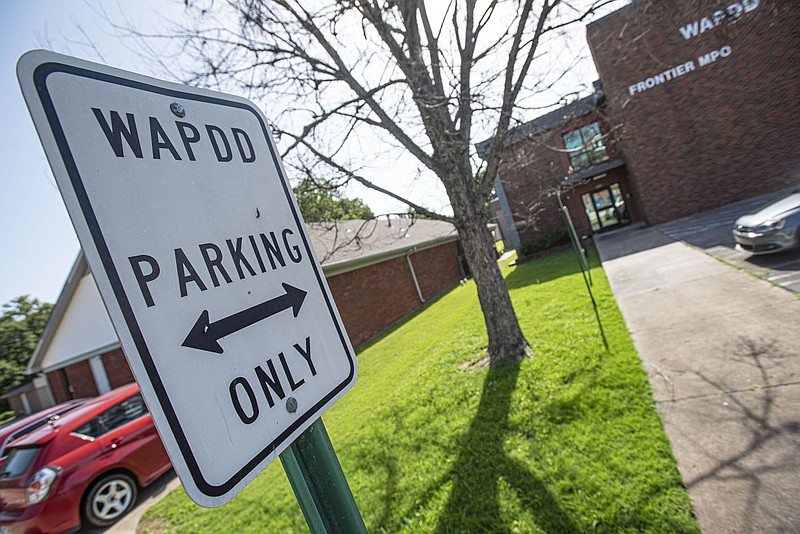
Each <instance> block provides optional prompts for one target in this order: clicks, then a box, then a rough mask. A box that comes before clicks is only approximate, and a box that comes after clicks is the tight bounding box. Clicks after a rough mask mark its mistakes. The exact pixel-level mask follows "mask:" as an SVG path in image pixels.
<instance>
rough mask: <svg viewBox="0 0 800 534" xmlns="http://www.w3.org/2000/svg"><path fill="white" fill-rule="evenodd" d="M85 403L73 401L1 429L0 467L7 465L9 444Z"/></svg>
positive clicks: (79, 400)
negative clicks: (7, 447)
mask: <svg viewBox="0 0 800 534" xmlns="http://www.w3.org/2000/svg"><path fill="white" fill-rule="evenodd" d="M85 402H86V399H75V400H71V401H68V402H65V403H63V404H59V405H57V406H53V407H51V408H47V409H46V410H42V411H41V412H37V413H35V414H31V415H29V416H27V417H23V418H22V419H17V420H15V421H11V422H10V423H7V424H5V425H3V426H2V427H0V467H2V466H3V464H4V463H6V457H7V456H8V452H6V446H7V445H8V444H9V443H11V442H12V441H14V440H15V439H18V438H21V437H22V436H24V435H25V434H30V433H31V432H33V431H34V430H36V429H37V428H39V427H41V426H44V425H45V424H46V423H47V421H49V420H50V419H57V418H59V417H61V416H62V415H64V414H65V413H67V412H68V411H70V410H72V409H73V408H77V407H78V406H80V405H81V404H83V403H85Z"/></svg>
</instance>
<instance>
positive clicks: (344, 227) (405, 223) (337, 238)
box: [307, 218, 458, 276]
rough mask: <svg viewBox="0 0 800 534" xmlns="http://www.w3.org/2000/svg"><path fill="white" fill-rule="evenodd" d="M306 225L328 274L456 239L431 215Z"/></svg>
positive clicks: (447, 226) (448, 226)
mask: <svg viewBox="0 0 800 534" xmlns="http://www.w3.org/2000/svg"><path fill="white" fill-rule="evenodd" d="M307 227H308V233H309V235H310V236H311V243H312V245H313V246H314V250H315V251H316V253H317V258H319V261H320V263H321V264H322V269H323V271H324V272H325V274H326V275H328V276H331V275H334V274H339V273H342V272H346V271H350V270H353V269H357V268H360V267H364V266H366V265H371V264H374V263H379V262H382V261H386V260H388V259H391V258H393V257H398V256H403V255H405V254H408V253H409V252H413V251H415V250H420V249H425V248H431V247H434V246H437V245H440V244H442V243H447V242H450V241H457V240H458V234H457V232H456V229H455V227H454V226H453V225H452V224H450V223H448V222H444V221H435V220H430V219H411V218H408V219H405V218H397V219H390V220H387V219H372V220H368V221H367V220H352V221H338V222H321V223H309V224H308V225H307Z"/></svg>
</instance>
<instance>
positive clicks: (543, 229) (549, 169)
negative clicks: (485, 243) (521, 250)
mask: <svg viewBox="0 0 800 534" xmlns="http://www.w3.org/2000/svg"><path fill="white" fill-rule="evenodd" d="M557 142H558V139H557V135H556V134H555V133H554V132H547V133H546V134H543V135H541V136H537V137H536V138H534V139H533V140H530V141H522V142H519V143H515V144H514V145H512V146H510V147H508V148H507V149H505V150H504V151H503V155H502V158H503V161H502V163H501V166H500V181H501V182H502V183H503V189H504V190H505V192H506V197H507V198H508V204H509V207H510V208H511V214H512V216H513V218H514V224H515V225H516V227H517V232H518V234H519V239H520V241H521V242H522V244H523V245H525V244H533V243H536V242H537V241H538V240H539V239H541V238H542V237H544V236H546V235H548V234H552V233H554V232H557V231H559V230H561V229H563V223H562V222H561V218H560V215H559V214H558V202H557V201H556V199H555V197H553V196H552V192H553V191H555V189H556V188H557V187H558V186H559V184H560V183H561V182H562V181H563V178H564V176H565V175H566V173H567V171H566V167H565V166H564V159H563V157H562V156H561V154H559V153H558V152H556V151H554V150H551V149H550V148H548V146H555V143H557Z"/></svg>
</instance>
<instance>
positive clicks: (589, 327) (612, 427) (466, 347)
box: [142, 250, 698, 533]
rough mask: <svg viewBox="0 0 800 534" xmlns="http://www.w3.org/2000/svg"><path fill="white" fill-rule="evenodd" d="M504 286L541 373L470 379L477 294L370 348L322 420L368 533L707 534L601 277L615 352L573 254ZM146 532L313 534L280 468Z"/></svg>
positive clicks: (154, 515) (476, 349)
mask: <svg viewBox="0 0 800 534" xmlns="http://www.w3.org/2000/svg"><path fill="white" fill-rule="evenodd" d="M594 261H595V264H597V260H596V258H595V260H594ZM504 273H505V275H506V277H507V281H508V285H509V287H510V289H511V297H512V299H513V301H514V306H515V308H516V311H517V315H518V316H519V318H520V322H521V324H522V328H523V330H524V332H525V335H526V336H527V338H528V340H529V341H530V343H531V347H532V349H533V352H534V354H535V356H534V358H532V359H529V360H526V361H525V362H523V363H522V364H520V365H509V366H505V367H501V368H500V369H486V368H484V369H479V370H468V369H467V368H465V366H464V363H465V362H474V361H477V360H480V359H481V358H482V357H483V355H484V350H485V347H486V335H485V333H484V326H483V319H482V316H481V313H480V309H479V307H478V301H477V295H476V291H475V286H474V284H473V283H471V282H470V283H468V284H466V285H465V286H457V287H455V288H454V289H452V290H451V291H450V292H448V293H447V294H445V295H444V296H442V297H441V298H439V299H438V300H436V301H435V302H432V303H430V304H429V305H427V306H426V307H425V309H424V310H422V311H421V312H420V313H418V314H416V315H415V316H413V317H411V318H410V319H408V320H407V321H405V322H404V323H403V324H401V325H399V326H397V327H396V328H394V329H392V330H391V331H390V332H389V333H387V334H385V335H384V336H383V337H382V338H381V339H379V340H377V341H375V342H373V343H372V344H371V345H370V346H368V347H366V348H364V349H363V350H362V351H361V352H360V353H359V356H358V358H359V378H358V382H357V384H356V386H355V387H354V388H353V389H352V390H351V391H350V392H349V393H348V394H347V395H345V396H344V398H343V399H342V400H341V401H339V403H338V404H337V405H336V406H334V407H333V408H332V409H331V410H330V411H329V412H328V413H327V414H326V415H325V416H324V420H325V425H326V426H327V429H328V433H329V434H330V437H331V441H332V442H333V444H334V447H335V448H336V450H337V453H338V455H339V459H340V461H341V463H342V467H343V469H344V472H345V474H346V475H347V477H348V481H349V483H350V487H351V489H352V490H353V494H354V495H355V499H356V501H357V503H358V505H359V507H360V509H361V512H362V514H363V516H364V520H365V522H366V525H367V529H368V530H369V531H370V532H372V533H379V532H385V533H395V532H408V533H421V532H436V533H451V532H452V533H485V532H503V533H512V532H564V533H573V532H613V533H617V532H698V527H697V523H696V521H695V519H694V517H693V515H692V510H691V504H690V502H689V498H688V495H687V493H686V490H685V489H684V487H683V485H682V483H681V479H680V476H679V474H678V471H677V468H676V466H675V460H674V459H673V456H672V452H671V450H670V446H669V442H668V440H667V436H666V434H665V433H664V430H663V429H662V427H661V424H660V421H659V418H658V414H657V413H656V410H655V407H654V405H653V399H652V395H651V392H650V388H649V385H648V383H647V378H646V376H645V373H644V371H643V369H642V367H641V363H640V361H639V357H638V355H637V354H636V351H635V349H634V347H633V343H632V341H631V338H630V336H629V334H628V331H627V329H626V326H625V323H624V321H623V319H622V316H621V314H620V312H619V310H618V308H617V305H616V302H615V300H614V298H613V295H612V294H611V291H610V289H609V286H608V282H607V281H606V279H605V276H604V274H603V271H602V269H600V268H599V267H596V268H594V269H593V271H592V275H593V278H594V291H595V297H596V298H597V301H598V309H599V313H600V317H601V319H602V321H603V326H604V328H605V332H606V336H607V338H608V343H609V346H610V350H609V351H606V350H605V348H604V347H603V343H602V339H601V337H600V334H599V330H598V327H597V323H596V320H595V316H594V312H593V311H592V305H591V301H590V300H589V296H588V294H587V292H586V288H585V286H584V282H583V279H582V277H581V274H580V271H579V270H578V268H577V265H576V262H575V257H574V255H573V253H572V251H571V250H567V251H565V252H562V253H559V254H555V255H553V256H549V257H546V258H543V259H540V260H538V261H535V262H530V263H526V264H523V265H520V266H518V267H510V268H505V269H504ZM142 525H143V526H144V527H145V529H146V530H145V531H146V532H164V531H176V532H269V533H273V532H304V531H307V527H306V526H305V522H304V520H303V516H302V514H301V512H300V509H299V507H298V505H297V503H296V501H295V498H294V495H293V494H292V491H291V489H290V487H289V483H288V481H287V479H286V476H285V475H284V473H283V469H282V468H281V465H280V462H278V461H276V462H274V463H273V464H272V465H270V466H269V467H268V468H267V469H266V470H265V471H264V472H263V473H262V474H261V475H260V476H259V477H258V478H257V479H256V481H255V482H253V483H252V484H251V485H250V486H248V487H247V488H245V489H244V491H242V493H241V494H240V495H239V496H238V497H236V498H235V499H234V500H233V501H232V502H231V503H230V504H228V505H226V506H224V507H222V508H218V509H213V510H207V509H203V508H200V507H198V506H196V505H194V504H193V503H192V502H191V501H189V499H188V498H187V497H186V495H185V494H184V493H183V491H182V490H178V491H175V492H174V493H172V494H171V495H170V496H168V497H167V498H166V499H164V500H163V501H162V502H161V503H159V504H157V505H156V506H155V507H153V508H152V509H151V510H149V511H148V512H147V514H146V515H145V518H144V521H143V523H142Z"/></svg>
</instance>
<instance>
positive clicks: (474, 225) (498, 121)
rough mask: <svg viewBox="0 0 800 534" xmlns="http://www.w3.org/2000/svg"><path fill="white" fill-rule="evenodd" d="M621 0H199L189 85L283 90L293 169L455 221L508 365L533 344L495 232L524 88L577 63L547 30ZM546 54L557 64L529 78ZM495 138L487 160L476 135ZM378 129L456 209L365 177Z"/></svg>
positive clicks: (187, 33) (492, 356)
mask: <svg viewBox="0 0 800 534" xmlns="http://www.w3.org/2000/svg"><path fill="white" fill-rule="evenodd" d="M612 1H614V0H578V1H576V2H562V1H561V0H510V1H500V0H484V1H482V2H478V1H477V0H465V1H455V2H448V3H437V4H435V5H434V9H433V11H437V13H436V14H435V15H431V10H430V9H429V6H428V4H427V3H426V2H425V1H424V0H388V1H380V2H379V1H377V0H372V1H369V0H338V1H335V2H306V1H300V0H272V1H259V0H229V1H228V2H225V3H208V2H198V1H191V0H187V1H186V5H187V9H188V10H189V14H190V15H191V18H190V20H192V21H193V23H192V26H191V27H184V28H183V29H182V32H181V35H180V38H181V39H182V41H183V42H182V43H181V51H182V53H183V52H189V53H194V54H195V57H196V58H197V60H198V62H197V68H196V70H195V71H194V72H192V73H191V74H190V75H188V76H187V78H186V81H187V82H189V83H194V84H199V85H206V86H213V87H217V88H223V89H230V88H231V85H233V86H236V87H238V88H239V89H240V90H244V91H245V92H246V93H247V94H248V95H250V96H251V97H252V98H256V99H258V98H259V97H261V96H262V95H265V94H269V95H270V98H269V100H265V103H269V104H270V109H271V110H274V109H275V108H276V106H275V101H276V100H278V101H279V102H280V99H281V98H283V99H284V101H285V102H286V103H287V105H286V106H285V107H286V108H287V113H288V114H287V115H284V116H282V117H280V118H279V119H278V120H277V122H278V123H279V130H280V132H281V133H282V134H283V135H284V138H285V139H288V140H289V143H288V146H286V147H285V151H284V154H283V155H284V162H285V163H286V164H287V165H288V166H291V167H294V168H296V169H297V170H298V171H299V172H301V173H303V174H309V173H312V172H313V173H314V174H316V175H320V176H327V177H332V182H331V183H334V184H338V185H341V184H344V183H346V182H348V181H351V180H352V181H356V182H358V183H360V184H362V185H364V186H366V187H368V188H371V189H373V190H376V191H380V192H382V193H384V194H386V195H389V196H391V197H392V198H394V199H396V200H399V201H401V202H403V203H405V204H406V205H407V206H409V207H410V208H411V209H413V210H414V212H415V213H418V214H423V215H425V216H428V217H431V218H435V219H441V220H446V221H450V222H452V223H453V224H454V225H455V227H456V229H457V230H458V233H459V236H460V238H461V242H462V244H463V248H464V252H465V255H466V258H467V261H468V262H469V266H470V270H471V271H472V274H473V276H474V279H475V282H476V285H477V289H478V297H479V300H480V305H481V308H482V311H483V315H484V319H485V323H486V329H487V333H488V356H489V360H490V364H492V365H495V364H498V363H500V362H503V361H518V360H520V359H522V358H524V357H525V356H527V355H529V354H530V349H529V348H528V342H527V341H526V339H525V337H524V336H523V334H522V331H521V329H520V327H519V323H518V321H517V318H516V315H515V313H514V309H513V307H512V304H511V299H510V297H509V294H508V290H507V288H506V285H505V281H504V280H503V277H502V275H501V273H500V270H499V269H498V267H497V263H496V261H495V255H494V250H493V246H492V243H491V242H490V239H489V237H488V233H487V230H486V224H487V222H488V218H487V210H486V205H487V203H488V201H489V197H490V194H491V191H492V187H493V184H494V180H495V176H496V175H497V172H498V168H499V165H500V163H501V152H502V151H501V148H502V147H503V146H505V142H506V139H507V136H508V133H509V130H510V129H511V127H512V126H513V123H514V118H513V116H514V113H515V111H516V110H517V109H518V106H519V105H520V100H521V98H523V96H524V95H530V94H532V93H534V92H536V91H537V90H540V89H542V88H546V87H548V86H550V85H551V84H552V83H554V81H555V80H557V79H559V78H560V76H562V75H563V73H564V72H565V70H566V69H567V68H568V66H567V65H562V66H561V67H555V68H553V65H555V64H556V63H557V60H556V58H555V57H554V56H553V55H552V49H550V52H549V53H550V54H551V55H548V49H547V47H546V46H544V47H543V46H542V43H543V40H546V38H547V37H548V36H553V37H558V36H559V33H560V32H561V31H562V30H563V29H564V28H566V27H568V26H570V25H572V24H575V23H579V22H582V21H585V20H586V19H587V18H588V17H589V16H590V15H592V14H593V13H594V12H595V11H596V10H597V9H598V8H600V7H601V6H604V5H606V4H609V3H611V2H612ZM479 4H480V6H479ZM234 24H235V25H236V27H234V26H233V25H234ZM562 61H563V60H562ZM534 63H540V64H543V65H544V64H548V63H549V64H550V67H547V68H542V69H539V71H538V72H540V73H543V74H542V75H541V76H535V77H534V76H530V74H531V72H532V65H534ZM548 71H549V72H548ZM268 112H269V111H268ZM487 137H490V138H491V146H490V149H489V156H488V157H487V158H486V160H485V161H484V160H481V158H478V157H477V154H476V151H475V147H474V145H475V143H476V141H479V140H481V139H482V138H487ZM367 140H368V141H369V143H370V144H375V143H378V144H381V143H383V146H387V147H399V148H400V149H402V150H403V151H405V152H407V153H408V154H411V155H412V156H413V157H415V158H416V160H417V161H418V162H419V165H420V166H421V167H422V168H424V169H425V170H426V171H427V172H430V173H432V174H434V175H435V176H436V177H437V178H438V179H439V180H440V181H441V183H442V184H443V186H444V189H445V190H446V192H447V195H448V198H449V200H450V206H451V208H452V213H453V214H452V216H449V215H445V214H442V213H435V212H433V211H432V210H429V209H426V208H425V207H423V206H422V205H421V204H420V203H418V202H414V201H413V200H412V199H410V198H406V197H404V196H402V195H400V194H398V193H397V192H395V191H392V190H391V188H387V187H384V186H382V185H379V184H377V183H376V182H375V181H373V180H372V179H370V177H367V176H365V175H364V173H363V172H361V171H360V170H359V169H361V168H363V162H364V152H365V151H364V150H363V146H364V144H365V141H367ZM387 150H388V149H387ZM372 152H373V154H374V155H375V156H377V153H380V154H381V155H382V156H383V155H384V154H385V153H386V151H384V150H382V149H373V150H372ZM320 167H322V169H320Z"/></svg>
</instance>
